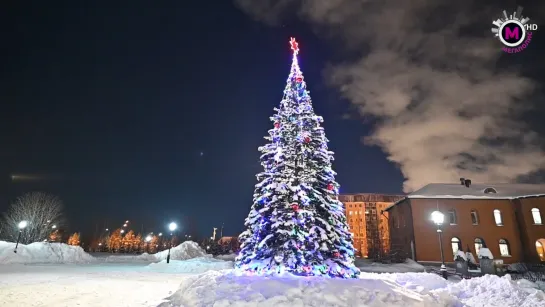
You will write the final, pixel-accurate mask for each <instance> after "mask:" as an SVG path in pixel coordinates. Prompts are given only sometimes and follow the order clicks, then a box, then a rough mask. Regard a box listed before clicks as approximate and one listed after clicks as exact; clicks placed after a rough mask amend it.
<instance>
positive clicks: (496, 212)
mask: <svg viewBox="0 0 545 307" xmlns="http://www.w3.org/2000/svg"><path fill="white" fill-rule="evenodd" d="M494 220H495V221H496V225H497V226H503V219H502V216H501V211H500V210H498V209H495V210H494Z"/></svg>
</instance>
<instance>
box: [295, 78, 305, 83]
mask: <svg viewBox="0 0 545 307" xmlns="http://www.w3.org/2000/svg"><path fill="white" fill-rule="evenodd" d="M295 81H297V83H301V82H303V78H301V77H297V78H295Z"/></svg>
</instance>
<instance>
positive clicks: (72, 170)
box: [0, 1, 544, 235]
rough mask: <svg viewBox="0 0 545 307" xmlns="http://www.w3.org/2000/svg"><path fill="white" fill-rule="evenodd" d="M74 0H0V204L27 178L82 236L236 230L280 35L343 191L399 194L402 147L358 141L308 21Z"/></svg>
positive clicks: (277, 82) (284, 68) (331, 52)
mask: <svg viewBox="0 0 545 307" xmlns="http://www.w3.org/2000/svg"><path fill="white" fill-rule="evenodd" d="M77 2H78V1H64V3H62V5H61V4H60V3H61V2H60V1H58V2H55V3H57V4H56V5H54V4H52V2H44V1H30V2H26V3H25V4H17V5H16V4H11V5H7V4H3V5H2V13H1V14H2V18H1V19H2V21H1V23H2V26H3V29H4V31H3V32H4V35H3V44H2V47H1V50H2V54H3V56H2V58H3V65H2V66H3V69H2V80H1V83H2V84H1V85H0V88H1V95H2V96H1V101H2V111H1V113H0V128H1V131H2V134H1V139H0V177H1V178H2V182H0V211H4V210H5V209H6V208H7V206H8V204H9V202H11V201H12V200H13V199H14V198H15V197H17V196H18V195H21V194H22V193H24V192H27V191H34V190H40V191H45V192H49V193H52V194H56V195H58V196H59V197H60V198H62V200H63V201H64V203H65V209H66V217H67V221H68V228H69V230H70V231H81V232H83V233H84V234H86V235H91V234H92V233H93V232H94V231H95V228H96V227H99V228H103V227H104V226H107V227H110V228H114V227H118V226H120V225H121V223H122V221H124V220H126V219H129V220H131V222H133V227H134V229H135V230H137V231H140V230H141V228H142V227H143V228H144V231H146V232H147V231H157V232H158V231H162V230H164V229H165V227H166V225H167V224H168V222H170V221H171V220H174V221H177V222H179V223H180V224H181V225H180V226H181V227H182V232H187V233H193V234H200V235H211V232H212V227H220V226H221V224H222V223H225V230H224V234H225V235H234V234H238V233H239V232H240V231H241V230H242V229H243V220H244V218H245V217H246V216H247V213H248V210H249V207H250V205H251V202H252V194H253V189H254V185H255V183H256V179H255V174H256V173H258V172H259V171H260V170H261V167H260V165H259V163H258V157H259V152H258V151H257V147H258V146H261V145H263V144H264V142H265V140H264V139H263V137H264V136H265V135H266V133H267V130H268V129H270V128H271V127H272V123H271V122H270V121H269V120H268V118H269V116H271V115H272V114H273V108H274V107H275V106H277V105H278V104H279V102H280V99H281V97H282V91H283V89H284V86H285V81H286V78H287V76H288V73H289V68H290V64H291V58H290V49H289V44H288V40H289V37H290V36H295V37H296V38H297V39H298V40H299V42H300V48H301V52H300V57H299V58H300V64H301V68H302V70H303V73H304V75H305V80H306V82H307V84H308V87H309V90H310V95H311V97H312V99H313V104H314V107H315V110H316V112H317V113H318V114H319V115H322V116H323V117H324V120H325V122H324V127H325V129H326V130H325V131H326V135H327V137H328V138H329V139H330V148H331V149H332V150H333V151H335V153H336V155H335V158H336V160H335V162H334V169H335V170H336V171H337V173H338V176H337V181H338V182H339V183H340V184H341V193H351V192H371V193H402V192H403V182H404V175H403V173H402V170H401V169H400V168H399V165H400V161H401V164H403V159H401V160H400V161H398V160H396V154H395V151H394V150H393V149H391V148H389V147H387V146H386V147H384V146H383V147H381V146H370V145H365V144H364V142H363V141H362V137H364V136H368V135H369V134H371V133H373V131H375V130H376V129H377V126H376V122H375V119H376V117H374V116H373V114H369V113H367V114H366V113H365V112H363V111H361V112H357V111H356V110H357V107H355V105H357V104H355V103H353V100H354V99H351V98H353V97H350V96H349V95H348V97H347V96H346V95H341V94H340V93H339V91H338V89H339V88H340V87H339V86H336V85H334V84H331V83H330V82H328V81H327V78H326V77H324V75H325V74H326V71H327V69H328V68H330V63H331V62H332V61H340V59H341V60H342V59H343V56H345V55H346V56H347V57H348V56H349V55H348V54H349V53H350V52H348V51H347V52H346V53H343V52H340V51H339V50H340V49H341V47H340V45H339V44H341V43H338V42H337V41H336V39H335V38H331V37H329V36H328V35H322V33H323V32H320V30H317V28H319V27H316V24H313V23H312V22H308V20H306V19H305V18H298V17H292V18H288V19H286V20H285V21H280V22H279V23H277V24H276V25H275V26H270V25H269V24H267V23H264V22H260V21H259V20H256V18H255V16H253V15H252V14H251V13H248V12H249V11H248V10H245V9H241V8H240V5H239V6H237V5H235V4H234V3H232V2H231V1H211V2H210V1H208V2H202V1H191V2H187V1H166V2H161V3H155V2H154V3H153V5H151V2H149V1H131V2H130V6H114V5H113V4H111V3H110V4H108V5H103V4H104V3H103V4H97V3H95V2H93V3H87V4H86V6H82V4H80V3H77ZM186 2H187V3H186ZM240 2H241V3H242V2H245V1H240ZM105 3H106V2H105ZM239 4H240V3H239ZM506 8H507V7H506ZM502 9H504V8H502ZM500 12H501V11H500ZM493 17H495V16H493ZM531 17H532V16H531ZM491 18H492V17H491ZM491 18H490V21H491V20H492V19H491ZM490 21H489V20H486V21H483V27H484V30H483V31H485V32H486V35H488V34H489V25H490V24H489V22H490ZM534 39H535V41H536V43H533V45H532V46H531V48H530V49H531V50H527V51H525V52H527V54H523V53H521V54H519V55H511V59H508V60H505V59H503V58H502V59H501V61H503V64H502V65H504V66H509V65H518V66H521V67H522V69H523V70H524V69H525V67H526V66H525V65H526V64H527V63H531V62H535V61H541V62H543V56H542V55H541V56H540V57H538V55H537V54H538V53H540V52H541V54H543V50H544V49H543V48H544V47H543V46H544V45H543V41H544V40H543V39H541V41H539V37H537V36H536V37H535V38H534ZM490 40H493V38H491V37H490ZM496 45H497V44H496ZM497 47H498V48H499V45H497ZM344 50H349V48H345V49H344ZM540 50H541V51H540ZM517 56H518V58H516V57H517ZM511 61H512V62H511ZM525 72H526V73H527V74H528V75H529V76H531V77H535V76H533V75H532V74H535V71H533V70H528V71H525ZM538 81H540V82H542V80H538ZM541 114H542V113H541ZM347 115H349V116H347ZM360 115H362V116H360ZM534 115H535V113H534ZM541 118H542V117H541ZM533 130H534V131H537V132H538V134H539V133H540V132H539V128H535V129H533ZM406 150H410V148H406ZM389 159H390V160H391V161H393V162H390V161H389ZM394 162H395V163H394ZM532 167H534V166H532ZM409 169H410V168H408V169H407V170H409ZM536 170H537V168H536ZM12 175H25V176H26V177H20V178H21V179H18V180H11V176H12ZM458 175H459V174H449V176H451V177H448V178H452V180H451V182H452V181H454V182H455V181H456V180H457V176H458ZM411 176H413V175H412V174H411V173H410V171H407V173H406V174H405V177H408V178H411ZM443 178H445V177H443ZM498 178H500V179H503V177H501V176H498ZM433 179H436V178H431V180H433ZM421 180H425V179H421ZM97 225H98V226H97ZM142 225H143V226H142Z"/></svg>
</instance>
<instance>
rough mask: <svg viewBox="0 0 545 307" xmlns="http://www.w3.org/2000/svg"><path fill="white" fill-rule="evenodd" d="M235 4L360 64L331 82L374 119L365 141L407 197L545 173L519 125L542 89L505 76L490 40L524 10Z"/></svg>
mask: <svg viewBox="0 0 545 307" xmlns="http://www.w3.org/2000/svg"><path fill="white" fill-rule="evenodd" d="M236 3H237V5H238V6H239V7H240V8H241V9H242V10H243V11H245V12H247V13H248V14H249V15H251V16H252V17H253V18H255V19H256V20H259V21H262V22H265V23H268V24H270V25H275V24H278V23H280V22H281V21H282V20H284V19H285V18H293V17H297V18H300V19H302V20H304V21H306V22H308V23H309V24H310V25H311V26H312V27H313V29H315V30H316V33H317V34H318V35H321V36H323V37H324V38H326V39H333V40H336V41H339V42H341V46H342V48H343V50H344V51H346V54H347V57H346V58H350V59H351V60H349V61H345V62H343V63H334V64H331V65H330V66H329V67H328V68H327V69H326V71H325V74H324V75H325V78H326V82H327V83H329V84H331V85H333V86H336V87H337V88H338V89H339V92H340V93H341V94H342V96H343V97H345V98H347V99H348V100H350V101H351V103H352V104H353V105H355V106H356V107H357V109H358V110H359V112H360V113H361V115H363V116H365V117H371V118H373V119H374V121H373V122H374V123H375V125H374V129H373V132H372V133H371V134H370V135H368V136H366V137H365V138H364V141H365V143H366V144H369V145H376V146H380V148H382V150H383V151H384V152H385V153H386V154H387V156H388V159H389V160H390V161H392V162H394V163H396V164H397V165H399V167H400V170H401V172H402V173H403V175H404V176H405V178H406V181H405V182H404V190H405V191H406V192H410V191H413V190H415V189H418V188H420V187H422V186H423V185H425V184H428V183H431V182H452V183H455V182H457V180H458V178H459V177H466V178H471V179H472V180H473V182H491V183H494V182H512V181H516V180H517V178H519V177H520V176H524V175H527V174H529V173H532V172H533V171H536V170H537V169H540V168H542V167H543V166H544V163H545V156H544V154H543V152H542V150H541V148H540V146H539V142H538V141H539V140H538V135H537V134H536V133H534V132H532V131H530V130H529V129H528V127H526V126H525V125H524V124H523V123H521V121H517V120H516V118H517V116H518V115H520V113H521V112H522V111H525V110H527V108H528V107H529V106H530V104H529V103H525V102H524V101H525V100H524V99H525V97H526V95H528V94H529V93H531V92H532V91H533V90H534V88H535V84H534V82H533V81H532V80H531V79H528V78H525V77H523V76H521V75H520V74H519V73H518V72H517V71H514V70H505V69H504V70H499V69H498V68H497V61H498V59H499V57H500V55H501V54H502V51H501V46H500V44H499V42H498V41H496V40H495V39H494V38H493V37H492V34H491V32H490V28H491V27H492V24H491V22H492V20H493V19H494V18H497V16H498V14H500V13H501V11H502V10H503V9H507V10H511V9H513V10H514V9H516V7H513V8H509V7H498V6H496V7H493V8H490V7H487V6H486V5H485V4H484V3H480V4H479V2H478V1H469V0H462V1H448V0H410V1H408V0H359V1H358V0H281V1H279V0H276V1H275V0H237V1H236ZM475 3H477V4H475ZM292 12H293V13H294V14H295V16H294V15H290V14H292ZM523 13H531V12H523ZM530 17H531V16H530ZM348 55H349V56H348ZM354 55H356V56H354ZM515 56H516V55H515Z"/></svg>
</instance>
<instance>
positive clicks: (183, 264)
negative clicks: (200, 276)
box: [147, 257, 234, 274]
mask: <svg viewBox="0 0 545 307" xmlns="http://www.w3.org/2000/svg"><path fill="white" fill-rule="evenodd" d="M233 267H234V262H232V261H224V260H218V259H214V258H210V257H199V258H193V259H189V260H171V261H170V263H167V261H166V260H163V261H161V262H157V263H152V264H150V265H148V267H147V268H148V270H149V271H152V272H159V273H192V274H197V273H204V272H207V271H221V270H227V269H232V268H233Z"/></svg>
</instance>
